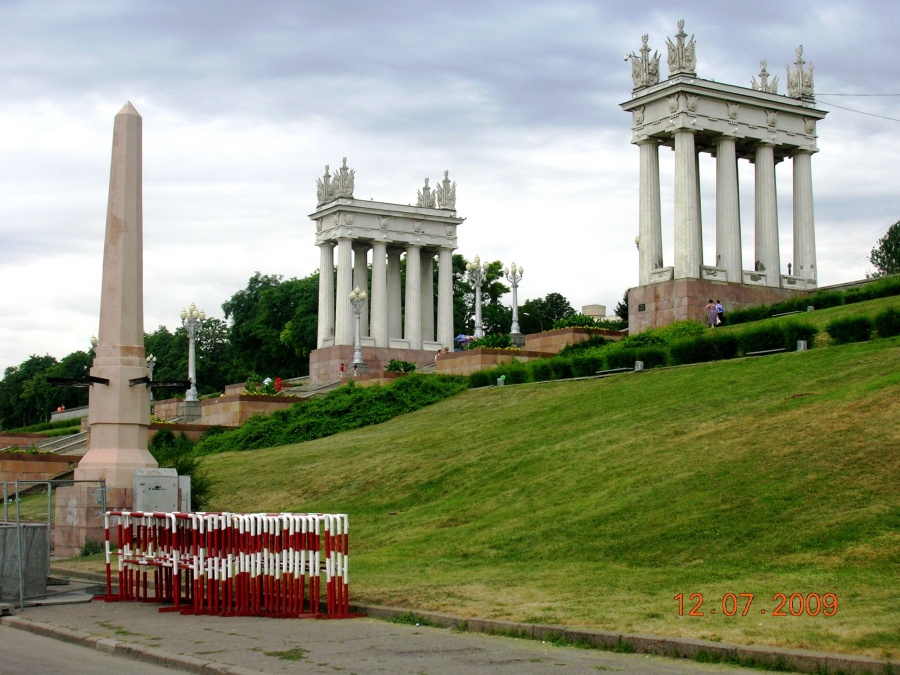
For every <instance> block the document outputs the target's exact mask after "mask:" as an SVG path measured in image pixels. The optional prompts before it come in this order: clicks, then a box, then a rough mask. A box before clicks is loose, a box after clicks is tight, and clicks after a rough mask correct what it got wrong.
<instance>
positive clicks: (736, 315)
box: [725, 305, 769, 326]
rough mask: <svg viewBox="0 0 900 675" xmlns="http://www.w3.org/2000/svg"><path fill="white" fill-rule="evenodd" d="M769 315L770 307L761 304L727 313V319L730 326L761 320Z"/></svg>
mask: <svg viewBox="0 0 900 675" xmlns="http://www.w3.org/2000/svg"><path fill="white" fill-rule="evenodd" d="M768 316H769V307H768V306H767V305H760V306H757V307H742V308H740V309H734V310H732V311H730V312H726V313H725V321H726V322H727V324H728V325H729V326H734V325H737V324H742V323H750V322H752V321H760V320H762V319H765V318H767V317H768Z"/></svg>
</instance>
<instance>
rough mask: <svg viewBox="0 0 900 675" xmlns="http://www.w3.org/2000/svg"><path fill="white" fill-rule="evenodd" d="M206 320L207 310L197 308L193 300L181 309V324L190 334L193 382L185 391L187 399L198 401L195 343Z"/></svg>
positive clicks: (191, 377)
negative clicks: (185, 307)
mask: <svg viewBox="0 0 900 675" xmlns="http://www.w3.org/2000/svg"><path fill="white" fill-rule="evenodd" d="M205 320H206V312H204V311H203V310H200V309H197V305H195V304H194V303H193V302H192V303H191V306H190V307H188V308H187V309H183V310H181V325H182V326H184V330H185V331H186V332H187V336H188V379H189V380H190V382H191V388H190V389H188V390H187V392H186V393H185V397H184V400H185V401H196V400H198V399H197V359H196V356H195V354H196V348H195V343H196V341H197V334H198V333H199V332H200V327H201V326H202V325H203V322H204V321H205Z"/></svg>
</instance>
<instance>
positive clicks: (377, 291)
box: [369, 241, 390, 347]
mask: <svg viewBox="0 0 900 675" xmlns="http://www.w3.org/2000/svg"><path fill="white" fill-rule="evenodd" d="M386 255H387V245H386V244H385V243H384V242H383V241H375V242H372V296H371V297H372V328H371V331H370V332H369V334H370V335H371V336H372V337H373V338H375V346H376V347H389V346H390V341H389V340H388V297H387V296H388V293H387V265H386V262H387V260H386V258H385V256H386Z"/></svg>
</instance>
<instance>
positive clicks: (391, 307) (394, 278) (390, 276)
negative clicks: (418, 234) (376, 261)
mask: <svg viewBox="0 0 900 675" xmlns="http://www.w3.org/2000/svg"><path fill="white" fill-rule="evenodd" d="M402 253H403V251H401V250H400V249H397V248H392V249H390V250H389V251H388V254H387V256H388V268H387V298H388V340H389V343H388V346H390V338H397V339H398V340H399V339H401V338H402V337H403V305H402V303H401V301H400V291H401V288H400V255H401V254H402Z"/></svg>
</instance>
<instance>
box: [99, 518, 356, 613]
mask: <svg viewBox="0 0 900 675" xmlns="http://www.w3.org/2000/svg"><path fill="white" fill-rule="evenodd" d="M105 525H106V535H105V543H106V596H105V597H106V599H107V600H109V601H115V600H133V601H139V602H154V603H162V604H171V605H172V607H171V608H165V609H161V610H160V611H180V612H182V613H193V614H218V615H223V616H277V617H301V616H322V617H346V616H349V615H350V599H349V595H350V586H349V578H348V576H347V571H348V563H349V555H348V532H349V521H348V519H347V516H346V515H345V514H321V513H315V514H311V513H251V514H240V513H161V512H155V513H149V512H139V511H108V512H107V513H106V518H105ZM113 528H115V533H116V541H117V542H118V551H117V552H116V553H115V554H114V553H113V552H112V550H111V544H110V539H111V535H110V532H111V531H112V529H113ZM323 550H324V552H325V558H324V561H323V560H322V557H321V555H322V551H323ZM113 555H115V556H116V558H117V560H116V572H117V579H118V593H116V594H113V591H112V588H113V584H112V565H113V563H112V557H113ZM323 572H324V574H325V603H324V608H323V604H322V599H321V585H320V577H321V574H322V573H323Z"/></svg>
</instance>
